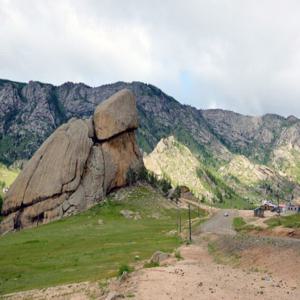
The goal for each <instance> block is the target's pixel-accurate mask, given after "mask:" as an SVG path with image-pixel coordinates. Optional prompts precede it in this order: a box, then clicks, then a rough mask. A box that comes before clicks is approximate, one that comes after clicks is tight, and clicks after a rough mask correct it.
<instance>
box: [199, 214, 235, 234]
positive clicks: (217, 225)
mask: <svg viewBox="0 0 300 300" xmlns="http://www.w3.org/2000/svg"><path fill="white" fill-rule="evenodd" d="M225 212H226V213H228V216H227V217H225V216H224V213H225ZM236 216H238V211H237V210H220V211H218V212H216V213H215V214H214V215H213V216H212V217H211V218H210V219H209V220H207V221H206V222H205V223H203V224H202V226H201V231H202V232H204V233H215V234H228V235H235V234H236V232H235V230H234V229H233V227H232V221H233V219H234V218H235V217H236Z"/></svg>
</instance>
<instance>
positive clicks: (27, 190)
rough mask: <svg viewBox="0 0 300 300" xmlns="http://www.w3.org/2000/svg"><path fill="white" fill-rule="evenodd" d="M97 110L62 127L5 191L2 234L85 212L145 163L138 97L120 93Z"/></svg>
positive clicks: (44, 144)
mask: <svg viewBox="0 0 300 300" xmlns="http://www.w3.org/2000/svg"><path fill="white" fill-rule="evenodd" d="M127 104H128V106H129V107H128V108H127V107H126V105H127ZM120 108H121V109H120ZM123 109H124V112H123ZM106 110H108V112H106ZM129 110H130V112H129ZM96 111H97V112H98V113H95V115H97V117H95V116H94V118H93V119H87V120H80V119H71V120H70V121H69V122H68V123H67V124H64V125H62V126H60V127H59V128H58V129H57V130H56V131H55V132H54V133H53V134H52V135H51V136H50V137H49V138H48V139H47V140H46V141H45V142H44V143H43V144H42V146H41V147H40V148H39V149H38V150H37V152H36V153H35V154H34V156H33V157H32V158H31V160H30V161H29V162H28V163H27V164H26V166H25V167H24V169H23V171H22V172H21V173H20V175H19V176H18V178H17V179H16V181H15V182H14V183H13V185H12V186H11V187H10V189H9V191H8V193H7V194H6V195H5V201H4V205H3V210H2V214H3V215H4V216H5V218H4V220H3V222H2V223H1V224H0V233H4V232H6V231H10V230H13V229H20V228H24V227H30V226H33V225H38V224H41V223H47V222H49V221H52V220H54V219H59V218H61V217H63V216H68V215H71V214H74V213H76V212H79V211H83V210H85V209H87V208H89V207H91V206H93V205H94V204H95V203H97V202H99V201H101V200H102V199H103V198H104V196H105V195H106V194H107V193H109V192H110V191H111V190H112V189H115V188H119V187H122V186H124V185H126V184H127V175H128V172H129V171H131V172H138V170H139V169H140V168H141V167H142V164H143V162H142V158H141V154H140V152H139V148H138V147H137V144H136V139H135V133H134V130H135V128H136V127H137V121H136V120H137V110H136V107H135V99H134V95H133V94H132V93H131V92H129V91H128V90H124V91H120V92H119V93H117V94H115V95H113V96H112V97H111V98H109V99H107V100H106V101H104V102H103V103H102V104H100V105H99V106H98V107H97V109H96ZM99 112H100V113H99ZM101 116H103V118H101ZM129 116H130V117H129ZM114 117H116V118H117V120H116V123H115V126H114V124H113V118H114ZM105 122H108V124H109V126H111V127H112V131H111V135H110V134H108V130H109V128H108V127H106V125H105V124H104V123H105ZM95 128H96V130H95ZM99 128H102V129H103V128H104V129H105V131H103V132H105V133H103V135H102V136H105V141H103V142H102V141H101V140H99V139H98V138H97V136H96V135H95V132H97V130H98V129H99ZM138 217H139V216H138V215H135V216H134V218H138Z"/></svg>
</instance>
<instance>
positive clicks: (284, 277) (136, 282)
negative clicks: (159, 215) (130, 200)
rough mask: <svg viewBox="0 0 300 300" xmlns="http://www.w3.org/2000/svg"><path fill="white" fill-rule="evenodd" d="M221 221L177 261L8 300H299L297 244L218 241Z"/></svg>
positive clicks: (203, 230) (240, 238)
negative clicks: (123, 276)
mask: <svg viewBox="0 0 300 300" xmlns="http://www.w3.org/2000/svg"><path fill="white" fill-rule="evenodd" d="M222 213H223V212H222ZM236 213H238V212H236ZM220 220H225V223H224V224H223V226H224V228H225V230H226V227H228V226H231V222H229V221H227V220H229V219H227V218H225V217H224V216H223V214H221V213H220V212H219V213H216V214H215V215H214V217H212V218H211V219H210V220H209V221H207V222H206V223H204V224H203V225H202V227H200V228H198V230H197V231H196V234H195V235H194V236H193V244H191V245H184V246H182V247H181V248H180V254H181V256H182V259H180V260H178V259H176V258H175V257H172V258H170V259H168V260H166V261H165V262H164V265H161V266H160V267H156V268H149V269H145V268H140V269H137V271H135V272H133V273H131V274H130V275H129V276H128V278H126V279H125V280H123V281H120V280H117V279H115V280H112V281H111V282H110V283H109V284H108V286H105V287H104V286H101V285H99V284H96V283H81V284H77V285H76V284H75V285H67V286H60V287H56V288H48V289H45V290H43V291H41V290H39V291H28V292H24V293H21V294H15V295H12V296H10V297H8V299H45V298H47V299H54V298H55V299H110V300H112V299H121V298H128V299H129V298H131V299H139V300H140V299H141V300H148V299H149V300H150V299H151V300H152V299H157V300H167V299H168V300H169V299H174V300H183V299H243V300H244V299H256V298H257V299H300V288H299V287H300V241H299V240H296V239H289V238H273V237H258V236H248V235H234V234H229V235H228V234H227V235H222V234H219V233H216V232H213V231H214V228H217V227H219V226H217V227H214V224H216V223H218V222H220ZM231 233H232V232H231ZM118 295H119V297H118Z"/></svg>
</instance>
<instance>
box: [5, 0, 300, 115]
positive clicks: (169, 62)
mask: <svg viewBox="0 0 300 300" xmlns="http://www.w3.org/2000/svg"><path fill="white" fill-rule="evenodd" d="M0 78H7V79H11V80H16V81H29V80H39V81H43V82H50V83H54V84H61V83H63V82H65V81H74V82H84V83H86V84H88V85H91V86H98V85H102V84H104V83H110V82H115V81H128V82H130V81H143V82H147V83H152V84H154V85H156V86H158V87H159V88H161V89H162V90H163V91H165V92H167V93H168V94H170V95H172V96H174V97H175V98H176V99H177V100H179V101H180V102H182V103H187V104H191V105H193V106H196V107H198V108H224V109H230V110H234V111H237V112H240V113H246V114H254V115H260V114H263V113H267V112H271V113H278V114H281V115H285V116H287V115H290V114H294V115H296V116H298V117H300V1H298V0H295V1H293V0H282V1H280V0H248V1H247V0H206V1H204V0H203V1H202V0H185V1H183V0H178V1H177V0H170V1H169V0H151V1H146V0H136V1H133V0H132V1H131V0H126V1H123V0H118V1H117V0H116V1H114V0H107V1H105V0H94V1H93V0H81V1H80V0H69V1H68V0H66V1H64V0H18V1H14V0H0Z"/></svg>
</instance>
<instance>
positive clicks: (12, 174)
mask: <svg viewBox="0 0 300 300" xmlns="http://www.w3.org/2000/svg"><path fill="white" fill-rule="evenodd" d="M19 172H20V171H19V170H18V169H10V168H7V167H6V166H5V165H3V164H0V182H2V183H4V184H3V186H6V187H9V186H10V185H11V184H12V183H13V182H14V181H15V179H16V178H17V176H18V175H19Z"/></svg>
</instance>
